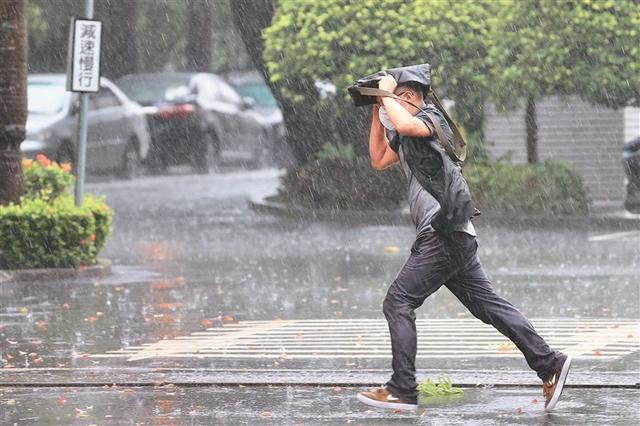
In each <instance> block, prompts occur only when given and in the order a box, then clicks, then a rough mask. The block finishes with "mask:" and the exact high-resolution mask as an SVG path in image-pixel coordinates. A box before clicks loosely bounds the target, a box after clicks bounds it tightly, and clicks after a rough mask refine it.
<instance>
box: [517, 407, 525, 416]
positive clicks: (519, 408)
mask: <svg viewBox="0 0 640 426" xmlns="http://www.w3.org/2000/svg"><path fill="white" fill-rule="evenodd" d="M516 412H517V413H518V414H522V413H524V408H522V407H518V408H517V409H516Z"/></svg>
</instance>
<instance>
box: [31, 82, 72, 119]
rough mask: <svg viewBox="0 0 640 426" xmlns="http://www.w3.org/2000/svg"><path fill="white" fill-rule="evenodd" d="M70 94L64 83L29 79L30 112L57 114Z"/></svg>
mask: <svg viewBox="0 0 640 426" xmlns="http://www.w3.org/2000/svg"><path fill="white" fill-rule="evenodd" d="M68 96H69V95H68V93H67V92H66V88H65V85H64V84H59V83H55V82H47V81H45V82H40V81H37V82H33V81H29V82H28V84H27V108H28V111H29V114H43V115H54V114H57V113H59V112H61V111H62V108H63V107H64V104H65V102H66V100H67V99H68Z"/></svg>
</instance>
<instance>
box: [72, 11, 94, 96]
mask: <svg viewBox="0 0 640 426" xmlns="http://www.w3.org/2000/svg"><path fill="white" fill-rule="evenodd" d="M101 38H102V22H101V21H97V20H93V19H73V20H72V21H71V34H70V37H69V41H70V43H69V68H68V71H67V90H70V91H72V92H83V93H86V92H97V91H98V90H99V89H100V42H101Z"/></svg>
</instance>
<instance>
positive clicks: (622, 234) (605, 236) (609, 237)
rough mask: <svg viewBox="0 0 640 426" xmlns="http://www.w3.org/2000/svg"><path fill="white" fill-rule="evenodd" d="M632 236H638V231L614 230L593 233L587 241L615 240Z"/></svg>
mask: <svg viewBox="0 0 640 426" xmlns="http://www.w3.org/2000/svg"><path fill="white" fill-rule="evenodd" d="M634 237H640V231H625V232H614V233H612V234H601V235H594V236H592V237H589V241H591V242H599V241H615V240H626V239H631V238H634Z"/></svg>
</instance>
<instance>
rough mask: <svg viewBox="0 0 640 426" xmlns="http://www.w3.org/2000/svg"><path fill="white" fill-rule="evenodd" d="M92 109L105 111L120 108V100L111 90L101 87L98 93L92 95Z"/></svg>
mask: <svg viewBox="0 0 640 426" xmlns="http://www.w3.org/2000/svg"><path fill="white" fill-rule="evenodd" d="M89 105H90V109H92V110H96V109H104V108H111V107H115V106H120V105H121V104H120V100H119V99H118V98H117V97H116V95H114V94H113V92H112V91H111V89H107V88H106V87H101V88H100V91H99V92H98V93H95V94H92V95H91V100H90V103H89Z"/></svg>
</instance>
